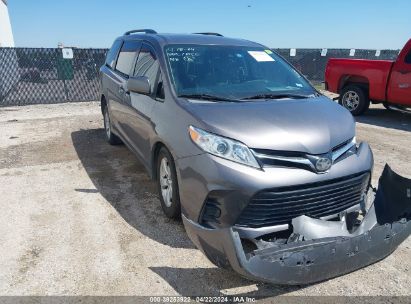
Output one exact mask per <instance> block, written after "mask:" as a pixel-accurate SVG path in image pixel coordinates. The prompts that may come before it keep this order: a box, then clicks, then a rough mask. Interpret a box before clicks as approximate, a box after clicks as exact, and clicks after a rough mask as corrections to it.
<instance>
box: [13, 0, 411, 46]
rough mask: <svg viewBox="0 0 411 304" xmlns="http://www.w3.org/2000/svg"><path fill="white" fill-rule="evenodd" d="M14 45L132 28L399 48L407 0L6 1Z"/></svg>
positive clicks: (97, 37)
mask: <svg viewBox="0 0 411 304" xmlns="http://www.w3.org/2000/svg"><path fill="white" fill-rule="evenodd" d="M8 6H9V15H10V19H11V24H12V28H13V35H14V40H15V44H16V46H18V47H56V46H57V44H58V43H59V42H62V43H63V44H64V45H66V46H73V47H93V48H100V47H101V48H106V47H110V45H111V44H112V42H113V40H114V39H115V37H117V36H120V35H121V34H123V33H124V32H125V31H127V30H130V29H136V28H152V29H155V30H156V31H157V32H159V33H160V32H162V33H193V32H204V31H207V32H218V33H221V34H223V35H224V36H229V37H237V38H245V39H249V40H253V41H257V42H260V43H262V44H265V45H267V46H268V47H271V48H357V49H359V48H366V49H400V48H402V46H403V45H404V44H405V43H406V41H407V40H408V39H409V38H411V17H410V16H411V0H390V1H388V0H368V1H366V0H339V1H337V0H328V1H327V0H203V1H198V0H197V1H196V0H145V1H144V0H8Z"/></svg>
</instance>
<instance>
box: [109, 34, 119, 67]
mask: <svg viewBox="0 0 411 304" xmlns="http://www.w3.org/2000/svg"><path fill="white" fill-rule="evenodd" d="M120 47H121V40H116V41H114V43H113V45H112V46H111V48H110V50H109V51H108V53H107V56H106V65H107V66H109V67H110V68H112V69H114V65H115V63H116V58H117V54H118V50H119V49H120Z"/></svg>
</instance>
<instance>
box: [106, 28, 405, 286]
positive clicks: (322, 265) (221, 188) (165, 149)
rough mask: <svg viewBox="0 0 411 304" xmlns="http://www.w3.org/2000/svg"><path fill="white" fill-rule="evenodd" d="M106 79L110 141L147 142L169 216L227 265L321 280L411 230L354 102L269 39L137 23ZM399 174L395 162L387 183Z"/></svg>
mask: <svg viewBox="0 0 411 304" xmlns="http://www.w3.org/2000/svg"><path fill="white" fill-rule="evenodd" d="M101 88H102V91H101V110H102V113H103V117H104V126H105V135H106V139H107V141H108V142H109V143H110V144H116V143H121V142H123V143H125V144H126V145H127V146H128V147H129V148H130V150H131V151H133V152H134V153H135V154H136V155H137V157H138V158H139V159H140V161H141V162H142V164H143V165H144V166H145V167H146V169H147V171H148V173H149V174H150V175H151V177H152V178H153V179H154V180H155V181H156V182H157V186H158V192H159V199H160V203H161V207H162V209H163V211H164V213H165V215H166V216H167V217H170V218H179V217H182V218H183V222H184V226H185V229H186V231H187V233H188V235H189V237H190V239H191V240H192V241H193V243H194V244H195V245H196V246H197V247H198V248H199V249H201V250H202V251H203V252H204V254H205V255H206V256H207V257H208V258H209V259H210V261H212V262H213V263H214V264H216V265H218V266H220V267H225V268H233V269H234V270H236V271H237V272H238V273H240V274H242V275H244V276H246V277H249V278H252V279H259V280H263V281H268V282H273V283H282V284H302V283H311V282H316V281H321V280H324V279H328V278H331V277H334V276H337V275H341V274H343V273H347V272H350V271H354V270H356V269H358V268H361V267H364V266H366V265H369V264H370V263H373V262H376V261H378V260H380V259H382V258H384V257H385V256H387V255H388V254H390V253H391V252H392V251H393V250H394V249H395V248H396V247H397V246H398V244H399V243H401V242H402V241H403V240H404V238H406V237H407V236H408V234H409V232H410V230H411V225H409V222H408V221H407V220H406V219H405V220H403V221H402V222H401V224H398V225H397V224H396V222H397V221H399V220H401V219H402V217H403V216H404V214H407V213H406V212H405V211H404V208H406V207H404V206H408V205H409V204H408V205H405V204H404V201H405V203H407V202H408V201H407V200H406V199H405V198H404V199H403V198H402V197H400V196H398V197H397V198H396V200H395V201H394V202H393V201H392V199H391V196H390V191H389V190H387V191H386V193H385V195H386V199H381V197H380V200H379V201H377V200H376V202H378V204H377V205H375V208H374V207H373V206H374V205H370V204H368V200H367V194H368V192H369V189H370V180H371V174H372V168H373V155H372V152H371V149H370V147H369V145H368V144H367V143H365V142H362V143H357V142H356V139H355V122H354V119H353V117H352V116H351V115H350V113H349V112H348V111H347V110H345V109H344V108H343V107H341V106H339V105H338V104H336V103H334V102H332V101H331V100H330V99H328V98H327V97H325V96H323V95H321V94H320V93H319V92H317V91H316V90H315V89H314V88H313V87H312V86H311V85H310V84H309V82H308V81H306V80H305V78H304V77H303V76H302V75H301V74H300V73H298V72H297V71H296V70H295V69H294V68H293V67H292V66H291V65H290V64H288V63H287V62H286V61H285V60H283V59H282V58H281V57H280V56H279V55H277V54H276V53H274V52H273V51H271V50H270V49H269V48H267V47H265V46H262V45H261V44H258V43H255V42H251V41H248V40H243V39H232V38H226V37H222V36H221V35H219V34H213V33H205V34H189V35H187V34H183V35H177V34H157V33H156V32H155V31H153V30H135V31H130V32H127V33H126V34H125V35H123V36H122V37H119V38H118V39H117V40H116V41H115V42H114V44H113V46H112V48H111V49H110V51H109V52H108V54H107V60H106V64H105V65H104V66H103V67H102V68H101ZM397 179H399V177H397V175H395V174H394V173H393V172H392V171H391V170H390V169H389V168H388V167H387V169H386V170H385V177H384V179H383V180H384V183H385V184H386V185H385V187H390V186H391V185H392V183H394V182H395V181H396V180H397ZM407 186H408V187H411V181H408V180H405V179H404V181H403V184H398V187H399V190H401V193H403V192H404V193H406V190H405V187H407ZM403 188H404V189H403ZM397 190H398V189H397ZM399 190H398V191H399ZM395 193H397V192H395ZM136 204H138V202H136ZM391 204H395V206H397V205H398V207H396V208H394V209H392V206H391ZM378 208H379V209H378ZM410 213H411V211H410ZM386 214H388V215H392V216H391V217H386V218H384V219H383V220H381V221H378V220H377V218H378V217H380V216H381V215H386ZM410 218H411V217H410ZM386 223H389V224H390V225H384V224H386ZM391 224H392V225H391ZM153 229H156V227H154V226H153ZM391 234H395V236H396V237H395V238H394V237H393V238H392V239H390V238H388V239H387V238H386V236H387V235H391Z"/></svg>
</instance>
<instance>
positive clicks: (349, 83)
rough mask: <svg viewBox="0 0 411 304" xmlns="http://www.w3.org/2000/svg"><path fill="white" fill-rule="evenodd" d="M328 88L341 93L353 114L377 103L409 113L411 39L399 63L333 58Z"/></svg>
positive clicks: (326, 75) (327, 72) (329, 64)
mask: <svg viewBox="0 0 411 304" xmlns="http://www.w3.org/2000/svg"><path fill="white" fill-rule="evenodd" d="M325 89H326V90H328V91H331V92H334V93H338V94H340V97H339V102H340V104H341V105H343V106H344V107H345V108H347V109H348V110H349V111H350V112H351V113H352V114H353V115H360V114H362V113H364V112H365V111H366V110H367V109H368V107H369V106H370V101H371V102H373V103H384V106H385V107H386V108H389V109H396V110H401V111H405V110H406V108H407V107H411V39H410V40H409V41H408V42H407V44H406V45H405V46H404V48H403V49H402V51H401V52H400V54H399V56H398V58H397V60H396V61H389V60H363V59H330V60H329V61H328V64H327V67H326V70H325Z"/></svg>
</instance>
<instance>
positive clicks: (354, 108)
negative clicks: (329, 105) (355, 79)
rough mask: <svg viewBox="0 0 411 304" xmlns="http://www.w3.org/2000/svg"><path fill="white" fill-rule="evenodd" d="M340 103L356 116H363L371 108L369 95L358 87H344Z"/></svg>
mask: <svg viewBox="0 0 411 304" xmlns="http://www.w3.org/2000/svg"><path fill="white" fill-rule="evenodd" d="M339 103H340V105H342V106H343V107H344V108H346V109H347V110H348V111H350V112H351V114H352V115H354V116H357V115H361V114H363V113H364V112H365V111H367V110H368V108H369V107H370V99H369V98H368V94H367V93H366V92H365V90H364V89H363V88H361V87H360V86H357V85H348V86H346V87H344V88H343V90H342V92H341V94H340V98H339Z"/></svg>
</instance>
